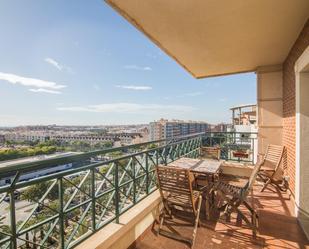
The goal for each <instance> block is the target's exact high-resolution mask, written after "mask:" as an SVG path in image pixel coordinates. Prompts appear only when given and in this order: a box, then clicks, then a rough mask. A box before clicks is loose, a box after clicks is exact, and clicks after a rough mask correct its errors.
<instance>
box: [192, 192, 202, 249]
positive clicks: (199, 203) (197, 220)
mask: <svg viewBox="0 0 309 249" xmlns="http://www.w3.org/2000/svg"><path fill="white" fill-rule="evenodd" d="M201 204H202V198H201V196H200V197H199V199H198V205H197V212H196V216H195V222H194V230H193V234H192V243H191V248H193V246H194V242H195V237H196V233H197V226H198V223H199V220H200V211H201Z"/></svg>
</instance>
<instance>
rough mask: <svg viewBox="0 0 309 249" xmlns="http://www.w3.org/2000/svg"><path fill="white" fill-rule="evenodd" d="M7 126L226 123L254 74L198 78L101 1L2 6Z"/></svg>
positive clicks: (2, 98)
mask: <svg viewBox="0 0 309 249" xmlns="http://www.w3.org/2000/svg"><path fill="white" fill-rule="evenodd" d="M0 30H1V34H2V35H1V42H0V126H12V125H28V124H67V125H74V124H75V125H101V124H132V123H148V122H150V121H152V120H155V119H159V118H161V117H163V118H177V119H192V120H203V121H208V122H210V123H217V122H222V121H224V122H228V121H229V120H230V117H231V114H230V112H229V110H228V109H229V107H231V106H234V105H238V104H247V103H255V102H256V76H255V74H241V75H232V76H226V77H216V78H209V79H200V80H196V79H194V78H193V77H192V76H191V75H189V73H188V72H186V71H185V70H184V69H183V68H182V67H180V66H179V65H178V64H177V63H176V62H175V61H174V60H172V59H171V58H169V57H168V56H167V55H166V54H164V53H163V52H162V51H161V50H160V49H159V48H157V47H156V46H155V45H154V44H153V43H152V42H150V41H149V40H148V38H146V37H145V36H144V35H143V34H141V33H140V32H139V31H138V30H136V29H135V28H134V27H133V26H132V25H131V24H129V23H128V22H127V21H125V20H124V19H123V18H122V17H120V16H119V15H118V14H117V13H115V12H114V11H113V10H112V9H111V8H110V7H109V6H108V5H107V4H105V3H104V2H103V1H101V0H93V1H85V0H66V1H63V0H53V1H37V0H27V1H17V0H2V1H1V3H0Z"/></svg>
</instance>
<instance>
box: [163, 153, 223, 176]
mask: <svg viewBox="0 0 309 249" xmlns="http://www.w3.org/2000/svg"><path fill="white" fill-rule="evenodd" d="M221 165H222V162H221V161H217V160H213V159H194V158H187V157H182V158H180V159H177V160H175V161H174V162H171V163H169V164H168V166H169V167H177V168H183V169H189V170H190V171H191V172H193V173H200V174H207V175H215V174H218V173H219V172H220V167H221Z"/></svg>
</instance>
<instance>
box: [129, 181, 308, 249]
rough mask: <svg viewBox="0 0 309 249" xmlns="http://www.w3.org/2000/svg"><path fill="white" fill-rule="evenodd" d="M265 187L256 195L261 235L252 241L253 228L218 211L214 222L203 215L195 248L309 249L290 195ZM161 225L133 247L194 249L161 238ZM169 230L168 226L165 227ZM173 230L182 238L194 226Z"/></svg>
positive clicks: (180, 224) (179, 225) (177, 224)
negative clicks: (226, 219)
mask: <svg viewBox="0 0 309 249" xmlns="http://www.w3.org/2000/svg"><path fill="white" fill-rule="evenodd" d="M260 188H261V186H260V185H258V184H256V186H255V187H254V193H253V196H254V197H253V203H254V207H255V208H256V209H257V210H258V214H259V216H260V219H259V228H258V235H257V238H256V239H253V238H252V232H251V230H250V229H248V228H246V227H245V225H244V223H243V225H242V226H241V227H240V226H236V225H235V217H232V219H231V222H226V221H225V219H224V218H220V217H219V214H218V213H216V212H213V213H212V215H211V216H212V218H211V220H210V221H206V220H205V216H204V215H203V214H204V212H203V213H202V214H201V226H200V227H199V228H198V232H197V236H196V241H195V246H194V249H202V248H203V249H206V248H207V249H208V248H210V249H211V248H219V249H221V248H229V249H234V248H235V249H236V248H237V249H238V248H249V249H250V248H300V249H305V248H309V241H308V240H307V239H306V237H305V235H304V233H303V231H302V230H301V228H300V227H299V225H298V223H297V220H296V218H295V217H293V216H292V214H293V206H292V202H291V201H290V200H289V197H288V195H287V194H286V193H281V192H279V191H278V190H276V188H275V187H273V186H270V187H268V189H266V190H265V191H264V192H263V193H260V192H259V190H260ZM157 228H158V225H154V226H153V228H152V229H151V230H150V229H149V230H148V231H146V232H145V233H144V234H143V235H142V236H141V238H140V239H138V241H136V243H135V245H134V246H133V248H136V249H159V248H160V249H185V248H190V247H189V246H188V245H187V244H186V243H183V242H179V241H176V240H173V239H170V238H167V237H164V236H162V235H159V236H157V235H156V233H155V231H156V230H157ZM164 228H165V230H168V228H167V226H164ZM172 228H173V229H175V230H176V231H178V232H179V233H180V234H182V235H186V234H187V235H188V236H190V235H191V232H192V225H188V223H184V222H183V220H180V219H178V220H176V222H175V223H174V224H173V225H172Z"/></svg>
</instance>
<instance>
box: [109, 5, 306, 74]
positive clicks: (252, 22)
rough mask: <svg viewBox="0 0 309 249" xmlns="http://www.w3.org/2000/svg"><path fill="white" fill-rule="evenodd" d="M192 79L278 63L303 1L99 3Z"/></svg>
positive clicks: (297, 27)
mask: <svg viewBox="0 0 309 249" xmlns="http://www.w3.org/2000/svg"><path fill="white" fill-rule="evenodd" d="M105 1H106V2H107V3H108V4H109V5H111V6H112V7H113V8H114V9H115V10H116V11H117V12H118V13H119V14H121V15H122V16H123V17H125V18H126V19H127V20H128V21H130V22H131V23H132V24H133V25H135V27H137V28H138V29H139V30H140V31H141V32H143V33H144V34H145V35H146V36H148V37H149V38H150V39H151V40H152V41H153V42H154V43H156V44H157V45H158V46H159V47H160V48H161V49H162V50H164V51H165V52H166V53H167V54H168V55H170V56H171V57H172V58H174V59H175V60H176V61H177V62H178V63H179V64H180V65H181V66H183V67H184V68H185V69H186V70H187V71H189V72H190V73H191V74H192V75H193V76H194V77H196V78H203V77H209V76H218V75H225V74H232V73H239V72H249V71H255V70H256V68H257V67H259V66H267V65H277V64H281V63H282V62H283V61H284V59H285V58H286V56H287V54H288V52H289V50H290V48H291V47H292V45H293V44H294V42H295V40H296V38H297V36H298V34H299V33H300V31H301V30H302V28H303V26H304V24H305V23H306V21H307V20H308V17H309V0H105Z"/></svg>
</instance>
